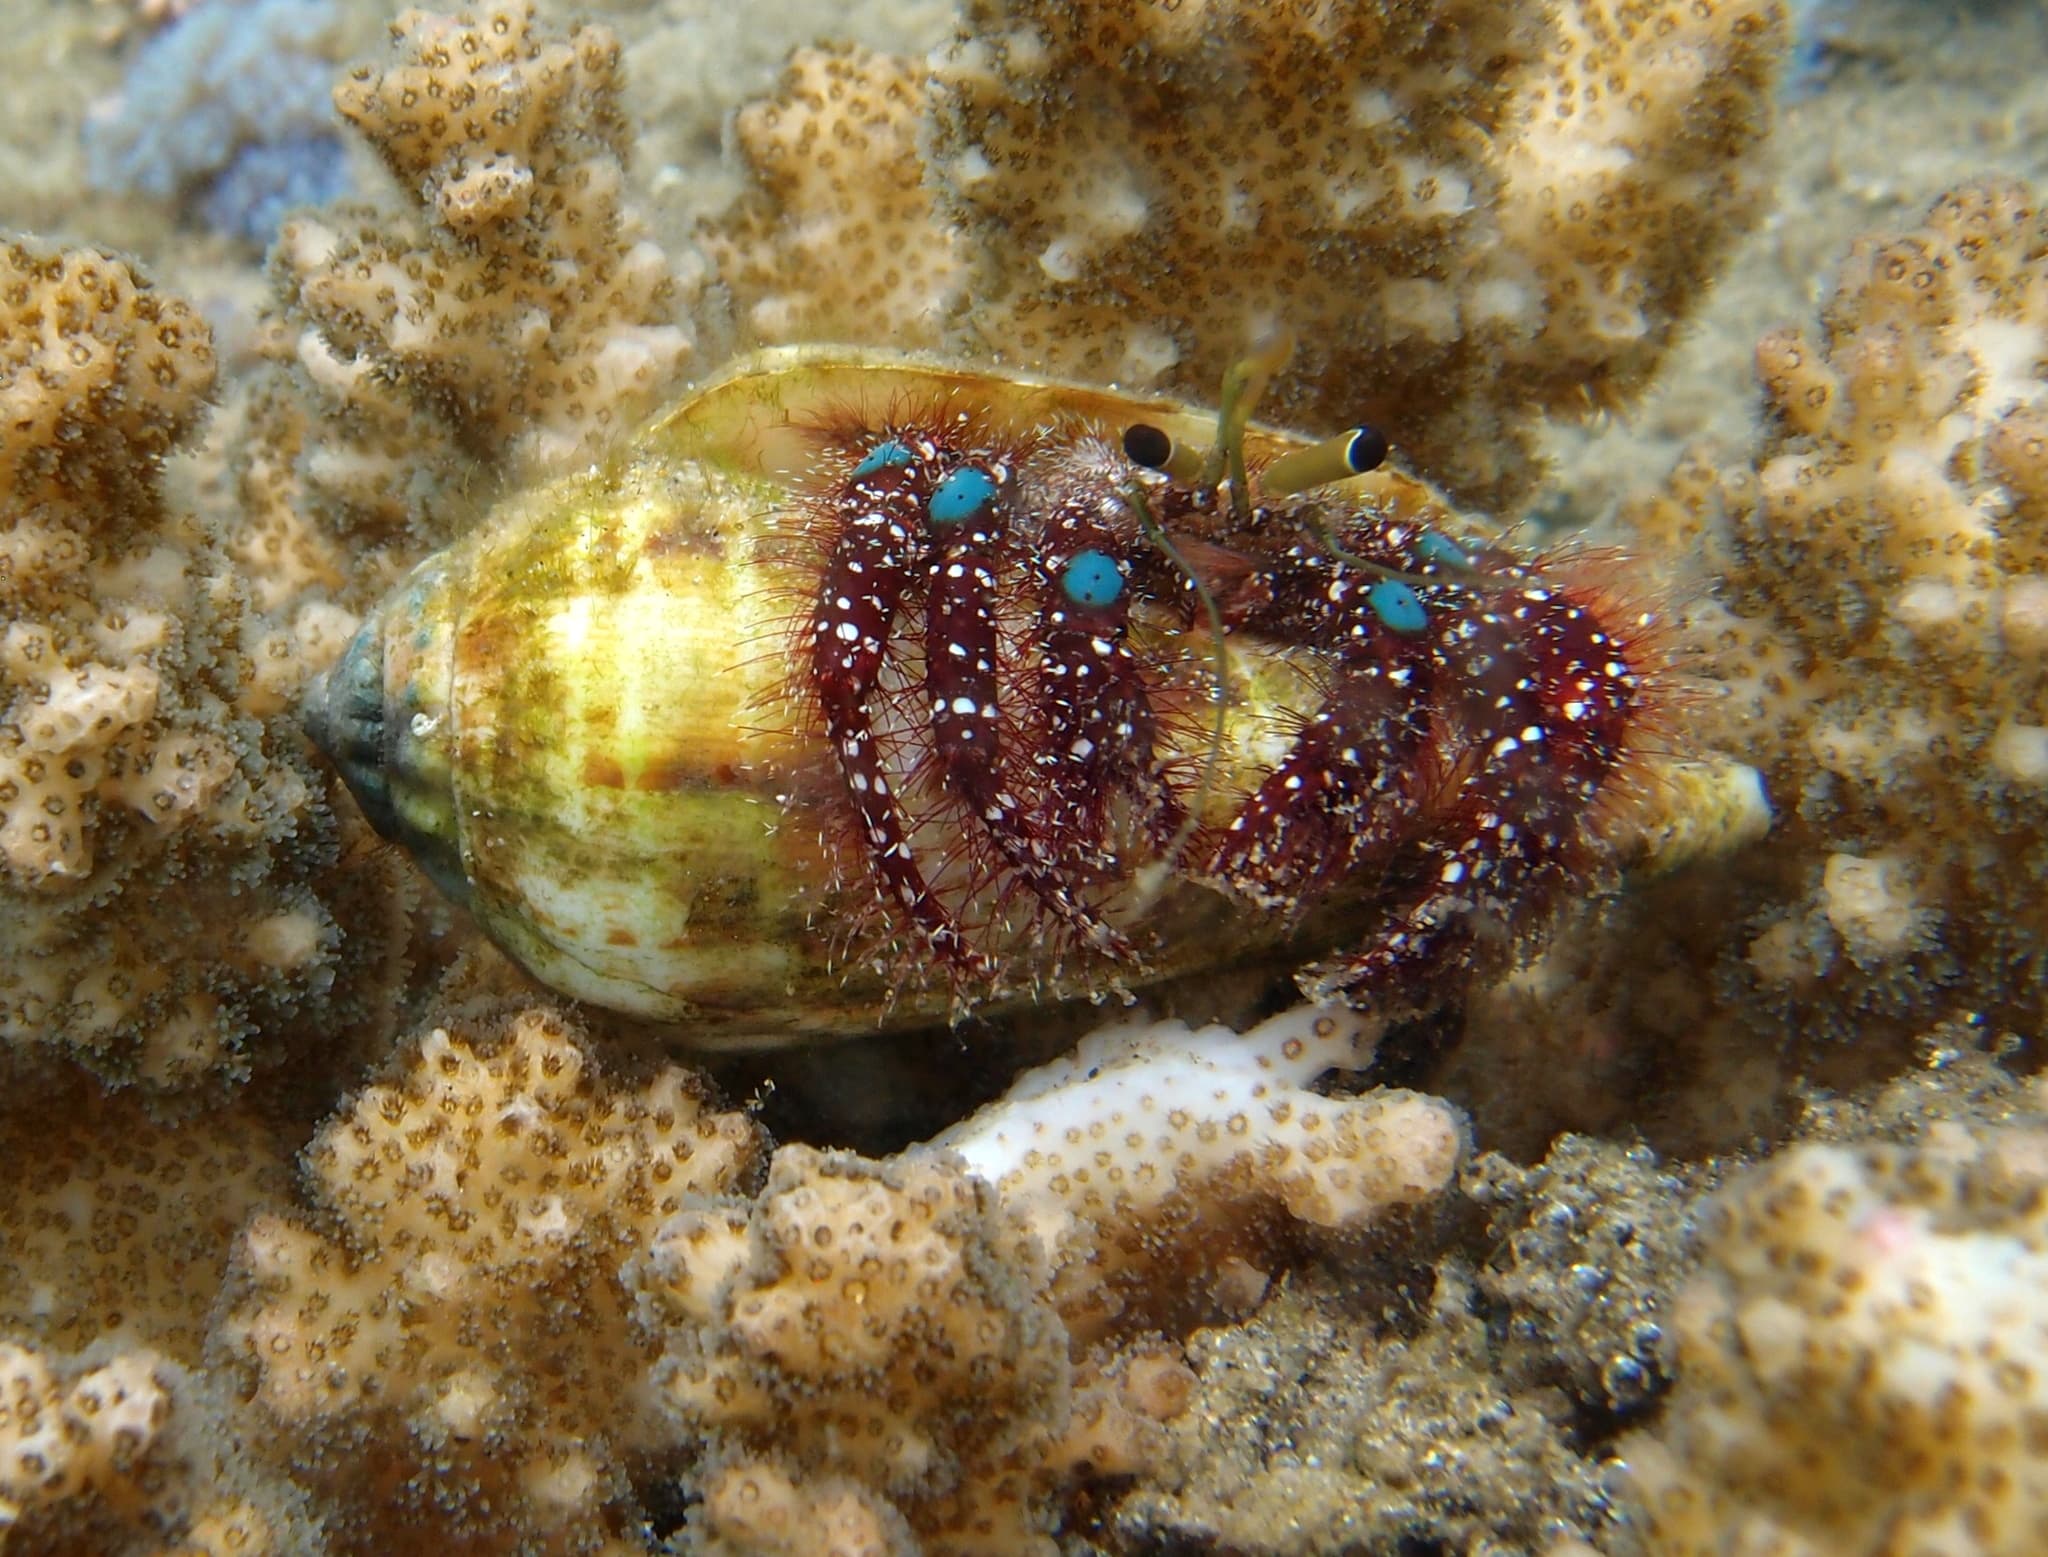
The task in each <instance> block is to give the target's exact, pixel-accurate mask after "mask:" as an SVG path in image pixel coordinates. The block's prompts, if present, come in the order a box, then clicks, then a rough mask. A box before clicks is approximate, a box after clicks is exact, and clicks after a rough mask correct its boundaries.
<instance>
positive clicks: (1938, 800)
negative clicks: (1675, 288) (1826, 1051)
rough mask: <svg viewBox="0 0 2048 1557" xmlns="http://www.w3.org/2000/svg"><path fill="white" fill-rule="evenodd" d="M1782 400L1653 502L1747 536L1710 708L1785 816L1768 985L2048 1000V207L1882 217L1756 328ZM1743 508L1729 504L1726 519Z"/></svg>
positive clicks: (1902, 1008) (1660, 515)
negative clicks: (1782, 312)
mask: <svg viewBox="0 0 2048 1557" xmlns="http://www.w3.org/2000/svg"><path fill="white" fill-rule="evenodd" d="M1757 369H1758V375H1759V377H1760V379H1761V380H1762V383H1763V387H1764V393H1765V397H1766V401H1767V404H1768V407H1769V410H1770V413H1771V418H1772V420H1771V425H1770V428H1769V429H1768V431H1767V432H1766V434H1765V436H1764V438H1763V440H1762V441H1761V443H1760V445H1759V447H1758V448H1757V449H1756V451H1755V453H1754V456H1753V458H1752V460H1751V461H1750V462H1748V463H1747V464H1746V465H1734V466H1730V467H1726V468H1723V469H1719V470H1716V469H1715V468H1714V466H1713V465H1712V463H1711V462H1710V461H1707V460H1704V459H1695V460H1693V461H1690V462H1689V463H1688V464H1687V465H1685V466H1683V467H1682V468H1681V470H1680V471H1679V473H1678V475H1677V476H1676V477H1675V478H1674V481H1673V484H1672V486H1671V488H1670V490H1669V492H1668V493H1667V495H1666V496H1665V497H1664V499H1663V500H1662V501H1661V502H1658V503H1646V504H1643V505H1640V506H1639V507H1638V509H1637V510H1636V513H1635V517H1636V519H1637V522H1638V527H1639V529H1640V530H1641V531H1643V532H1645V533H1649V534H1653V535H1656V536H1658V537H1659V538H1660V539H1662V540H1664V541H1665V542H1666V543H1667V545H1668V546H1670V547H1673V548H1678V547H1683V546H1685V545H1687V544H1688V543H1693V542H1698V541H1702V540H1704V541H1708V542H1711V543H1716V544H1718V545H1721V546H1724V547H1725V556H1724V557H1723V559H1722V560H1723V561H1724V563H1725V578H1724V581H1723V583H1722V584H1721V586H1720V589H1719V594H1720V596H1721V600H1722V602H1723V603H1722V604H1709V605H1707V606H1705V607H1703V608H1702V609H1700V610H1698V611H1696V612H1695V613H1694V614H1693V620H1692V621H1691V623H1690V625H1689V629H1688V630H1689V632H1690V634H1691V636H1692V637H1693V639H1694V641H1695V644H1696V647H1697V648H1698V649H1699V651H1700V652H1701V654H1702V656H1703V661H1704V664H1705V666H1706V668H1708V669H1709V670H1710V671H1711V672H1713V673H1714V674H1717V675H1719V676H1720V677H1722V678H1724V679H1725V680H1726V681H1727V683H1728V684H1729V686H1730V687H1731V689H1732V695H1731V696H1730V697H1729V698H1728V699H1726V700H1725V701H1724V702H1723V703H1721V704H1720V705H1719V706H1718V707H1715V706H1713V705H1709V712H1710V715H1711V720H1710V723H1709V726H1708V728H1709V733H1710V734H1711V735H1712V736H1713V737H1714V738H1718V739H1720V740H1723V741H1725V742H1726V743H1727V744H1728V745H1729V746H1730V748H1731V749H1735V750H1740V751H1742V752H1743V753H1744V754H1745V755H1746V756H1748V757H1749V758H1750V760H1752V761H1754V762H1756V763H1757V764H1758V766H1759V767H1761V768H1762V769H1763V771H1764V774H1765V777H1766V781H1767V784H1768V787H1769V789H1770V792H1771V794H1772V797H1773V799H1774V801H1775V802H1776V804H1777V806H1778V808H1779V810H1780V811H1781V813H1782V814H1783V817H1784V821H1783V823H1782V824H1781V826H1780V827H1779V829H1778V833H1777V847H1776V848H1775V849H1774V850H1773V851H1772V854H1771V858H1770V861H1769V864H1770V867H1771V869H1772V871H1773V872H1774V873H1775V875H1776V877H1777V879H1778V883H1779V884H1778V886H1777V888H1776V895H1777V896H1778V897H1779V899H1780V902H1781V905H1782V906H1779V907H1777V908H1776V909H1775V910H1774V911H1771V912H1769V913H1768V914H1767V915H1766V917H1765V918H1764V920H1763V921H1761V922H1759V923H1757V924H1755V925H1753V926H1752V927H1751V930H1750V933H1749V938H1748V941H1747V945H1746V967H1745V970H1744V971H1745V974H1746V976H1747V978H1748V979H1749V980H1751V981H1752V982H1753V983H1754V984H1755V985H1756V986H1757V987H1758V989H1759V990H1760V991H1761V993H1762V994H1763V997H1764V998H1765V999H1766V1000H1775V1001H1779V1002H1782V1003H1783V1004H1785V1005H1787V1006H1791V1007H1800V1006H1808V1007H1811V1006H1821V1007H1824V1008H1834V1009H1838V1010H1839V1009H1842V1008H1844V1007H1849V1008H1858V1009H1861V1010H1863V1011H1866V1012H1894V1013H1899V1014H1901V1015H1903V1016H1904V1017H1905V1018H1906V1019H1907V1020H1908V1021H1914V1022H1917V1021H1920V1020H1924V1014H1923V1008H1924V1007H1925V1006H1926V1005H1927V1003H1928V1002H1929V1001H1930V1000H1938V1001H1940V1002H1942V1003H1943V1004H1944V1005H1951V1006H1954V1007H1955V1008H1957V1009H1960V1008H1961V1007H1962V1006H1963V1005H1966V1004H1968V1005H1977V1006H1980V1007H1984V1008H1988V1009H1990V1010H1992V1011H1994V1012H1995V1013H1997V1014H1999V1015H2000V1016H2002V1017H2004V1018H2005V1019H2017V1020H2021V1021H2023V1022H2025V1023H2027V1024H2029V1025H2031V1024H2033V1023H2037V1022H2038V1021H2039V1019H2040V1016H2041V1013H2042V1011H2043V1009H2044V1007H2043V988H2044V987H2043V984H2042V977H2041V961H2040V956H2039V949H2040V946H2041V944H2042V941H2043V939H2044V937H2048V917H2044V914H2043V912H2042V899H2041V896H2040V893H2039V891H2038V890H2037V885H2038V883H2039V881H2040V879H2041V878H2042V875H2043V873H2044V871H2048V214H2044V212H2043V209H2042V207H2041V204H2040V202H2039V201H2038V199H2037V198H2036V197H2035V196H2034V194H2033V193H2032V192H2031V191H2029V190H2027V189H2026V188H2024V187H2022V186H2020V185H2018V184H2015V183H2010V182H1995V181H1994V182H1985V183H1980V184H1976V185H1971V186H1966V187H1964V188H1961V189H1958V190H1956V191H1954V192H1953V193H1951V194H1949V195H1947V196H1945V197H1944V198H1943V199H1941V200H1940V201H1939V202H1937V203H1936V205H1935V206H1934V207H1933V209H1932V210H1931V211H1929V213H1928V215H1927V220H1926V225H1924V226H1923V227H1921V228H1919V229H1917V230H1915V231H1912V232H1908V233H1904V234H1900V235H1897V236H1884V237H1872V238H1868V239H1865V240H1863V241H1861V242H1859V243H1858V244H1857V245H1856V246H1855V248H1854V249H1853V250H1852V252H1851V253H1850V255H1849V256H1848V258H1847V259H1846V260H1845V261H1844V263H1843V265H1842V268H1841V271H1840V274H1839V276H1838V278H1837V279H1836V282H1835V285H1834V290H1833V294H1832V296H1831V297H1830V298H1829V299H1828V301H1827V303H1826V306H1825V307H1824V309H1823V310H1822V315H1821V320H1820V324H1819V327H1818V328H1817V329H1796V328H1787V329H1782V330H1779V331H1775V332H1773V333H1772V334H1770V335H1769V336H1767V337H1765V339H1764V340H1763V341H1762V342H1761V343H1760V345H1759V347H1758V350H1757ZM1724 526H1725V528H1724Z"/></svg>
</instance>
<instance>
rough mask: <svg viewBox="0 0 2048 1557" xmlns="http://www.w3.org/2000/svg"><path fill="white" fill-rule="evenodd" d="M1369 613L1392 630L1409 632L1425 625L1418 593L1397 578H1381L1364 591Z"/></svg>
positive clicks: (1407, 635) (1416, 630)
mask: <svg viewBox="0 0 2048 1557" xmlns="http://www.w3.org/2000/svg"><path fill="white" fill-rule="evenodd" d="M1365 603H1366V604H1367V605H1369V606H1371V607H1372V614H1373V615H1374V616H1376V617H1378V618H1379V619H1380V621H1381V622H1382V623H1383V624H1384V625H1385V626H1386V627H1387V628H1388V629H1389V630H1390V631H1392V632H1397V633H1400V634H1402V635H1403V636H1404V637H1409V636H1413V635H1414V634H1416V633H1419V632H1421V631H1422V629H1423V628H1425V627H1427V626H1428V625H1429V612H1428V611H1427V610H1426V609H1424V607H1423V604H1422V597H1421V596H1420V595H1418V594H1416V593H1415V591H1414V590H1412V589H1410V588H1409V587H1408V586H1407V585H1406V584H1404V583H1402V582H1401V581H1400V580H1399V579H1392V578H1383V579H1381V580H1380V581H1379V582H1378V583H1377V584H1375V585H1373V586H1372V588H1370V589H1368V590H1367V591H1366V592H1365Z"/></svg>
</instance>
